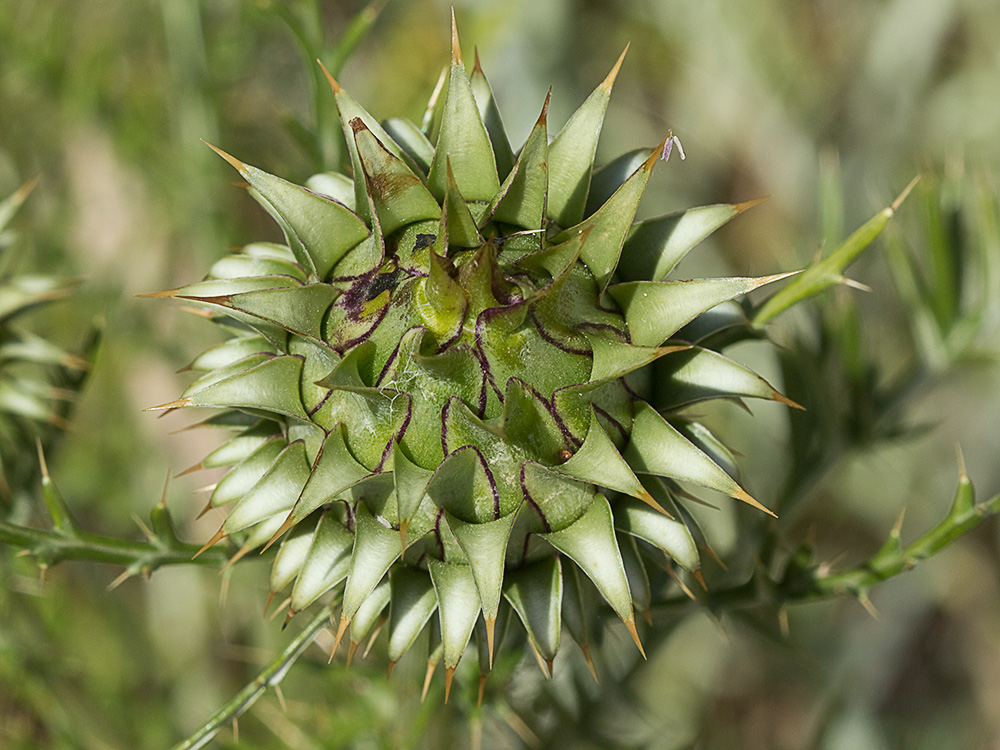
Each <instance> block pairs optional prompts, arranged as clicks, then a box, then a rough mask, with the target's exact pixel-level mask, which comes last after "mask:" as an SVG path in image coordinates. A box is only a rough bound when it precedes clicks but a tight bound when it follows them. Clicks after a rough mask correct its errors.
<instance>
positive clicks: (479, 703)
mask: <svg viewBox="0 0 1000 750" xmlns="http://www.w3.org/2000/svg"><path fill="white" fill-rule="evenodd" d="M485 692H486V675H484V674H481V675H479V697H478V698H476V707H477V708H478V707H480V706H482V705H483V694H484V693H485Z"/></svg>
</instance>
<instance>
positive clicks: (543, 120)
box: [535, 86, 552, 126]
mask: <svg viewBox="0 0 1000 750" xmlns="http://www.w3.org/2000/svg"><path fill="white" fill-rule="evenodd" d="M551 99H552V87H551V86H549V90H548V93H547V94H545V101H544V102H542V112H541V114H539V115H538V121H537V122H536V123H535V125H536V126H538V125H547V124H548V121H549V101H550V100H551Z"/></svg>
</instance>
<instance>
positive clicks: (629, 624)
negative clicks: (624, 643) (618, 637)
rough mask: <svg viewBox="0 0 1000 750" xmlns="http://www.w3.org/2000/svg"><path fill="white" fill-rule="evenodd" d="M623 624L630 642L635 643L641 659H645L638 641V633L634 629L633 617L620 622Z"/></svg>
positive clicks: (643, 651) (644, 653) (644, 651)
mask: <svg viewBox="0 0 1000 750" xmlns="http://www.w3.org/2000/svg"><path fill="white" fill-rule="evenodd" d="M622 622H624V623H625V627H626V628H627V629H628V634H629V635H630V636H632V640H633V641H635V645H636V646H637V647H638V648H639V653H640V654H642V658H643V659H645V658H646V649H644V648H643V647H642V641H640V640H639V632H638V631H637V630H636V629H635V616H632V617H630V618H629V619H627V620H622Z"/></svg>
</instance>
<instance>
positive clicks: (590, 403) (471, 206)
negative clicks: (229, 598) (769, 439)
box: [155, 28, 795, 686]
mask: <svg viewBox="0 0 1000 750" xmlns="http://www.w3.org/2000/svg"><path fill="white" fill-rule="evenodd" d="M623 58H624V53H623V55H622V58H620V59H619V60H618V62H617V63H616V64H615V65H614V67H613V68H612V70H611V72H610V73H609V74H608V76H607V78H605V80H604V81H603V82H601V83H600V84H599V85H598V86H597V88H596V89H595V90H594V91H593V93H592V94H591V95H590V96H589V97H588V98H587V99H586V101H585V102H584V103H583V104H582V105H581V106H580V107H579V109H577V111H576V112H575V113H574V114H573V115H572V116H571V117H570V119H569V121H568V122H567V123H566V124H565V125H564V126H563V128H562V129H561V130H560V131H559V132H558V133H557V135H556V136H555V137H554V138H552V139H551V140H550V137H549V127H548V98H546V101H545V102H544V103H543V104H542V107H541V113H540V115H539V117H538V120H537V122H536V123H535V126H534V128H533V129H532V131H531V133H530V134H529V136H528V138H527V140H526V142H525V143H524V145H523V146H522V147H521V148H520V149H519V150H518V152H517V153H516V154H515V152H514V151H513V149H512V148H511V146H510V145H509V141H508V138H507V135H506V134H505V132H504V129H503V125H502V123H501V119H500V115H499V113H498V110H497V106H496V103H495V101H494V99H493V96H492V93H491V91H490V87H489V84H488V82H487V79H486V77H485V75H484V73H483V71H482V68H481V66H480V65H479V63H478V60H477V61H476V64H475V65H474V66H473V70H472V73H471V75H470V74H467V72H466V67H465V63H464V62H463V58H462V54H461V50H460V48H459V42H458V36H457V33H455V31H454V28H453V40H452V59H451V64H450V66H449V67H448V68H447V69H446V71H445V73H444V75H443V76H442V79H441V81H440V83H439V86H438V88H437V90H436V91H435V93H434V95H433V96H432V97H431V100H430V104H429V105H428V108H427V112H426V115H425V117H424V120H423V123H422V126H421V127H417V126H416V125H414V124H412V123H410V122H408V121H407V120H404V119H393V120H389V121H388V122H386V123H384V124H379V123H378V122H376V121H375V119H374V118H373V117H372V116H371V115H370V114H369V113H368V112H366V111H365V110H364V108H363V107H362V106H361V105H360V104H359V103H358V102H357V101H356V100H355V99H354V98H353V97H352V96H351V95H350V94H348V93H347V91H346V90H345V89H343V88H342V87H341V86H340V84H339V83H338V82H337V81H336V80H334V79H333V77H332V76H330V77H329V83H330V86H331V87H332V89H333V93H334V98H335V100H336V106H337V109H338V112H339V115H340V121H341V124H342V127H343V130H344V135H345V138H346V141H347V145H348V150H349V154H350V160H351V164H350V169H349V170H348V171H349V173H350V174H351V175H353V177H349V176H347V175H345V174H321V175H317V176H316V177H314V178H312V179H311V180H310V181H309V183H308V186H307V187H301V186H297V185H294V184H292V183H289V182H286V181H284V180H282V179H280V178H278V177H275V176H273V175H270V174H268V173H266V172H264V171H262V170H260V169H257V168H255V167H253V166H250V165H249V164H246V163H244V162H242V161H240V160H239V159H237V158H235V157H233V156H230V155H228V154H226V153H224V152H222V151H221V150H219V149H216V150H217V151H219V153H220V154H221V155H222V156H223V157H224V158H225V159H226V160H227V161H228V162H229V163H230V164H232V166H234V167H235V168H236V169H237V170H238V171H239V172H240V174H241V175H242V176H243V177H244V178H245V179H246V181H247V182H248V183H249V189H250V191H251V193H252V194H253V196H254V197H255V198H256V199H257V200H258V201H259V202H260V203H261V204H262V205H263V206H264V207H265V208H266V209H267V210H268V211H269V212H270V213H271V215H272V216H273V217H274V219H275V220H276V221H277V222H278V224H279V225H280V226H281V228H282V229H283V230H284V233H285V237H286V241H287V244H285V245H274V244H253V245H250V246H247V247H245V248H243V250H242V251H241V252H239V253H237V254H234V255H231V256H228V257H226V258H223V259H222V260H220V261H218V262H217V263H216V264H215V265H214V266H213V267H212V270H211V272H210V274H209V276H208V278H206V279H205V280H204V281H201V282H198V283H195V284H191V285H188V286H185V287H183V288H180V289H173V290H170V291H168V292H164V293H160V294H161V295H162V296H169V297H173V298H175V299H178V300H183V301H185V302H186V303H193V304H195V305H198V306H200V307H201V308H203V309H204V310H206V314H207V315H208V316H209V317H210V318H211V319H212V320H214V321H215V322H216V323H218V324H219V325H221V326H223V327H224V328H226V329H227V330H228V331H229V332H230V333H231V337H230V338H229V339H228V340H227V341H225V342H224V343H222V344H220V345H217V346H214V347H212V348H211V349H209V350H207V351H206V352H204V353H203V354H202V355H200V356H199V357H198V358H196V359H195V361H194V362H193V363H192V364H191V368H190V369H191V370H193V371H195V372H198V373H200V377H199V378H198V379H197V380H196V381H195V382H194V383H193V384H192V385H191V386H189V387H188V389H187V390H186V391H185V392H184V394H183V395H182V397H181V398H179V399H178V400H176V401H172V402H170V403H166V404H163V405H161V406H158V407H155V408H156V409H160V410H163V409H176V408H180V407H214V408H218V409H221V410H222V411H221V413H219V414H217V415H216V416H214V417H211V418H210V419H209V423H211V424H218V425H224V426H227V427H230V428H232V429H233V430H234V431H235V432H234V434H233V436H232V437H230V438H229V439H228V440H226V441H225V442H224V443H223V444H222V445H221V446H220V447H219V448H218V449H217V450H216V451H214V452H213V453H211V454H210V455H209V456H207V457H206V458H205V459H203V460H202V461H201V462H200V463H199V464H198V465H197V466H195V467H192V468H194V469H200V468H209V467H229V468H228V470H227V471H226V473H225V474H224V475H223V476H222V478H221V479H220V480H219V482H218V484H217V485H216V486H215V488H214V490H213V492H212V495H211V498H210V500H209V504H208V505H209V507H227V508H229V510H228V516H227V518H226V520H225V522H224V523H223V524H222V526H221V527H220V528H219V530H218V531H217V532H216V533H215V535H214V536H213V537H212V538H211V539H210V540H209V541H208V543H207V544H206V545H205V547H206V548H208V547H210V546H212V545H214V544H215V543H216V542H218V541H220V540H222V539H224V538H227V537H233V538H235V539H237V541H238V545H239V552H238V553H237V554H238V555H239V556H242V555H243V554H246V553H247V552H249V551H250V550H254V549H257V548H262V549H267V548H268V547H269V546H270V545H272V544H276V543H279V542H280V547H279V550H278V553H277V555H276V557H275V560H274V567H273V571H272V574H271V581H270V585H271V591H272V594H271V596H272V598H273V597H275V596H276V595H277V594H279V593H282V592H285V591H286V590H288V589H290V595H289V597H288V617H289V618H290V617H292V616H293V615H294V614H295V613H297V612H299V611H301V610H303V609H306V608H307V607H309V606H311V605H312V604H313V603H314V602H316V601H317V600H318V599H319V598H320V597H322V596H324V595H327V594H328V592H331V591H332V592H334V596H335V597H336V598H337V599H338V600H340V602H341V605H340V615H339V621H338V625H337V632H336V642H335V644H334V651H336V649H337V645H338V644H339V643H340V642H341V640H342V639H343V638H345V637H348V638H349V641H350V653H351V654H353V653H354V650H355V649H356V648H357V646H358V644H359V643H361V642H362V641H363V640H364V639H366V638H367V637H369V635H370V634H371V633H372V632H373V631H374V630H375V628H376V625H377V623H378V622H379V621H380V619H381V618H385V617H386V616H387V618H388V625H389V627H388V631H389V636H388V656H389V660H390V663H395V662H396V661H397V660H398V659H399V658H400V657H401V656H402V655H403V654H404V653H405V652H406V651H407V650H408V649H409V648H410V646H411V645H412V644H413V643H414V642H415V640H416V639H417V637H418V636H419V634H420V633H421V631H422V630H423V629H424V628H425V627H428V623H431V624H430V626H429V627H431V629H432V630H433V634H434V635H433V637H434V638H435V639H439V644H438V645H437V647H436V648H432V653H431V663H432V664H436V663H437V661H438V660H440V661H443V662H444V667H445V673H446V684H447V685H449V686H450V683H451V679H452V675H453V673H454V671H455V668H456V667H457V666H458V663H459V660H460V659H461V658H462V655H463V653H464V652H465V650H466V646H467V645H468V644H469V641H470V638H471V637H472V635H473V632H474V631H476V630H477V628H478V636H477V638H478V643H479V648H480V668H481V671H482V673H484V674H485V672H486V671H487V670H488V669H489V666H490V664H491V663H492V659H493V654H494V651H495V649H496V648H497V641H498V638H499V637H500V636H501V635H503V633H504V632H505V631H506V627H507V622H508V621H516V622H517V623H518V625H517V626H516V630H523V632H524V633H525V634H526V635H527V641H528V643H529V644H530V646H531V648H532V649H533V650H534V652H535V654H536V655H537V657H538V659H539V661H540V662H541V663H542V664H544V665H545V668H546V670H549V671H551V666H552V661H553V659H554V657H555V655H556V652H557V651H558V650H559V648H560V645H561V642H562V637H563V630H564V626H565V630H566V632H567V633H568V634H569V636H570V637H571V638H572V639H573V640H574V641H575V642H576V643H577V645H578V646H579V647H580V648H581V649H582V651H583V653H584V655H585V656H586V658H587V660H588V662H589V661H590V645H591V636H590V632H591V631H592V629H593V628H594V627H595V626H596V619H595V616H596V611H597V609H598V607H597V605H598V603H599V602H602V601H603V602H604V603H606V604H607V605H609V606H610V608H611V609H612V610H613V611H614V612H615V614H616V615H617V616H618V617H619V618H620V620H621V622H622V623H624V625H625V627H626V628H627V630H628V632H629V633H630V634H631V637H632V638H633V639H634V641H635V643H636V646H637V647H638V648H639V649H640V650H641V649H642V644H641V640H640V636H639V632H638V628H637V624H636V611H637V610H638V611H639V612H640V613H645V612H647V610H648V609H649V606H650V602H651V598H652V597H654V596H657V595H659V592H661V591H662V590H663V589H664V588H668V587H670V586H671V585H674V584H672V583H671V581H673V580H674V579H676V580H677V581H679V582H680V584H681V585H684V583H683V578H685V577H691V578H694V579H698V578H699V576H700V572H699V570H700V556H699V549H698V543H697V542H698V540H700V539H701V534H700V532H699V530H698V528H697V527H696V525H695V523H694V521H693V518H692V517H691V515H690V514H689V513H688V512H687V510H686V509H685V508H684V505H683V502H684V500H685V499H686V498H687V496H688V490H687V487H688V486H691V485H694V486H700V487H706V488H709V489H711V490H714V491H716V492H720V493H722V494H724V495H728V496H730V497H732V498H735V499H736V500H737V501H741V502H744V503H747V504H749V505H752V506H753V507H755V508H757V509H758V510H759V511H760V512H762V513H769V512H770V511H768V510H767V509H766V508H765V506H764V505H763V504H761V503H760V502H758V501H757V500H755V499H754V498H753V497H752V496H751V495H750V494H749V493H748V492H747V491H746V490H745V489H744V488H743V487H741V486H740V485H739V484H738V483H737V482H736V481H735V480H734V479H733V477H732V473H733V472H734V463H733V460H732V456H731V455H729V453H728V452H727V451H726V449H725V448H724V446H723V444H722V443H721V442H720V441H719V440H718V439H717V438H716V437H715V436H714V435H712V434H711V433H710V432H709V431H708V430H707V429H706V428H705V427H704V426H703V425H701V424H699V423H698V422H696V421H693V420H692V419H690V418H688V417H683V416H681V415H680V414H679V409H681V408H682V407H685V406H688V405H690V404H691V403H694V402H697V401H701V400H705V399H713V398H727V399H743V398H763V399H771V400H775V401H779V402H782V403H785V404H788V405H790V406H795V404H793V403H792V402H790V401H789V400H788V399H786V398H785V397H783V396H782V395H781V394H780V393H778V391H776V390H775V389H774V388H773V387H772V386H771V385H769V384H768V383H767V382H766V381H765V380H764V379H762V378H761V377H759V376H758V375H756V374H755V373H753V372H751V371H750V370H748V369H746V368H745V367H743V366H742V365H739V364H737V363H736V362H734V361H732V360H730V359H728V358H726V357H725V356H723V355H722V354H721V353H720V352H719V351H718V348H720V347H721V345H722V344H724V343H726V342H728V341H732V340H734V338H735V337H734V336H733V335H732V333H733V329H734V326H735V327H736V328H737V329H739V328H741V327H742V330H743V331H744V333H745V334H747V335H750V334H751V332H750V328H749V326H748V324H747V321H746V320H745V319H740V318H739V317H738V316H737V317H736V318H734V317H732V316H727V315H722V316H720V315H718V314H713V315H712V316H707V317H706V316H705V315H703V314H704V313H706V312H707V311H709V310H713V309H714V308H718V306H719V305H720V304H722V303H725V302H728V301H730V300H733V299H735V298H738V297H741V296H742V295H745V294H746V293H748V292H750V291H752V290H754V289H757V288H758V287H761V286H764V285H766V284H770V283H772V282H775V281H778V280H779V279H781V278H784V276H785V274H778V275H773V276H765V277H760V278H718V279H698V280H693V281H674V280H669V279H668V278H667V277H668V275H669V274H670V272H671V271H672V270H673V268H674V267H675V266H676V264H677V263H678V261H679V260H681V258H683V257H684V255H685V254H686V253H687V252H688V251H689V250H690V249H691V248H692V247H693V246H694V245H695V244H697V242H698V241H700V240H701V239H702V238H704V237H705V236H706V235H707V234H709V233H710V232H711V231H713V230H714V229H716V228H717V227H719V226H721V225H723V224H724V223H726V222H727V221H729V220H730V219H732V218H733V217H735V216H737V215H738V214H740V213H741V212H742V211H744V210H745V209H746V208H748V207H749V206H750V205H751V204H749V203H745V204H738V205H716V206H706V207H701V208H696V209H692V210H689V211H686V212H683V213H681V214H673V215H669V216H663V217H659V218H655V219H651V220H648V221H642V222H638V223H633V222H634V218H635V215H636V210H637V207H638V205H639V201H640V199H641V197H642V194H643V191H644V189H645V187H646V184H647V181H648V179H649V176H650V173H651V172H652V170H653V168H654V167H655V166H656V164H657V163H658V162H659V161H660V160H661V158H662V157H664V156H668V155H669V153H670V148H671V147H672V146H673V145H674V144H675V143H677V139H676V138H675V137H674V136H673V134H672V133H671V134H668V136H667V138H666V139H665V140H664V142H663V143H661V144H660V145H659V146H658V147H656V148H654V149H652V150H651V151H643V152H637V153H630V154H627V155H625V156H624V157H621V158H619V159H616V160H615V161H613V162H611V163H610V164H608V165H605V166H603V167H597V168H595V166H594V155H595V152H596V147H597V140H598V136H599V134H600V131H601V125H602V122H603V119H604V115H605V110H606V108H607V105H608V100H609V97H610V94H611V89H612V85H613V83H614V81H615V77H616V76H617V74H618V71H619V67H620V65H621V63H622V59H623ZM727 331H728V333H727ZM654 363H655V366H656V377H655V378H651V377H649V373H650V371H651V370H652V368H651V367H650V365H653V364H654ZM671 576H673V577H674V578H671ZM386 612H388V614H387V615H386V614H385V613H386Z"/></svg>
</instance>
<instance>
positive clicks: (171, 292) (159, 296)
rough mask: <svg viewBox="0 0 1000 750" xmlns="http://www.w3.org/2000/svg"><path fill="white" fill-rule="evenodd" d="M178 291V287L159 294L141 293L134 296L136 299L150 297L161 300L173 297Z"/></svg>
mask: <svg viewBox="0 0 1000 750" xmlns="http://www.w3.org/2000/svg"><path fill="white" fill-rule="evenodd" d="M179 291H180V287H178V288H177V289H164V290H162V291H159V292H143V293H142V294H137V295H135V296H136V297H152V298H154V299H163V298H165V297H173V296H174V295H175V294H177V292H179Z"/></svg>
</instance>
